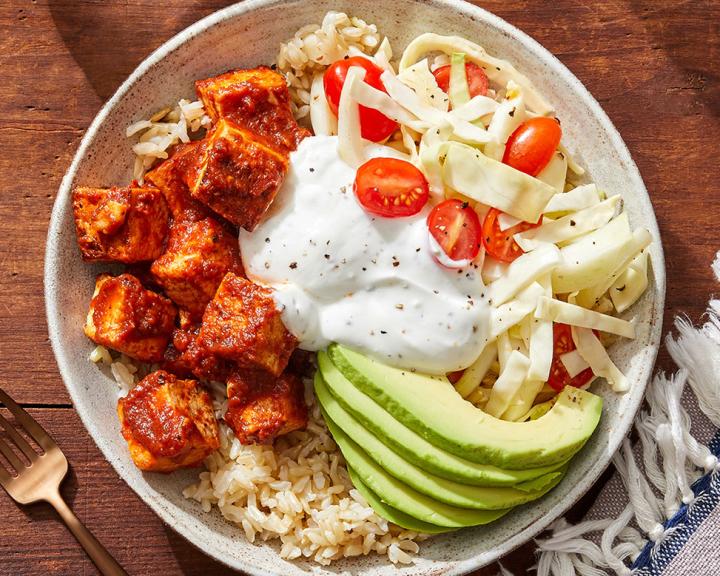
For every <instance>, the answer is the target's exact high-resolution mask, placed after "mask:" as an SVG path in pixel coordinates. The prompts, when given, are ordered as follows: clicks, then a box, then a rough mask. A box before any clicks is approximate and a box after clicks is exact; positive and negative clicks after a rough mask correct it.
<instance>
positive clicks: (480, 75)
mask: <svg viewBox="0 0 720 576" xmlns="http://www.w3.org/2000/svg"><path fill="white" fill-rule="evenodd" d="M433 76H435V81H436V82H437V83H438V86H439V87H440V90H442V91H443V92H445V94H447V93H448V91H449V90H450V65H447V66H440V68H437V69H435V71H434V72H433ZM465 77H466V78H467V83H468V89H469V91H470V98H474V97H475V96H486V95H487V92H488V86H489V84H490V83H489V81H488V77H487V74H485V70H483V69H482V68H480V66H478V65H477V64H475V63H473V62H466V63H465Z"/></svg>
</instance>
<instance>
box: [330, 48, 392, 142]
mask: <svg viewBox="0 0 720 576" xmlns="http://www.w3.org/2000/svg"><path fill="white" fill-rule="evenodd" d="M350 66H360V67H361V68H364V69H365V80H364V81H365V84H369V85H370V86H372V87H373V88H375V89H377V90H382V91H383V92H385V93H387V90H385V86H384V85H383V83H382V80H380V75H381V74H382V73H383V69H382V68H380V67H379V66H377V65H375V64H374V63H373V62H371V61H370V60H368V59H367V58H363V57H362V56H353V57H352V58H346V59H344V60H338V61H337V62H334V63H333V64H331V65H330V66H328V69H327V70H326V71H325V75H324V76H323V86H324V87H325V97H326V98H327V101H328V105H329V106H330V110H332V111H333V114H335V115H336V116H337V113H338V106H340V93H341V92H342V87H343V84H345V78H346V77H347V72H348V69H349V68H350ZM397 127H398V125H397V122H395V121H394V120H391V119H390V118H388V117H387V116H385V115H384V114H381V113H380V112H378V111H377V110H374V109H372V108H366V107H365V106H360V133H361V134H362V137H363V138H365V139H366V140H372V141H373V142H381V141H383V140H385V138H387V137H388V136H390V134H392V133H393V132H395V130H397Z"/></svg>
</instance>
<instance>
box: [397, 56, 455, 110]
mask: <svg viewBox="0 0 720 576" xmlns="http://www.w3.org/2000/svg"><path fill="white" fill-rule="evenodd" d="M398 79H399V80H400V81H401V82H402V83H403V84H405V85H406V86H409V87H410V88H412V89H413V90H414V91H415V93H416V94H417V95H418V97H419V98H420V99H421V100H422V101H423V102H424V103H425V104H426V105H427V106H432V107H433V108H437V109H438V110H440V111H441V112H447V111H448V105H449V103H450V98H448V95H447V94H445V92H443V91H442V90H441V89H440V86H438V84H437V80H435V76H433V74H432V72H430V67H429V66H428V61H427V58H425V59H423V60H420V62H417V63H416V64H413V65H412V66H410V67H409V68H407V69H405V70H403V71H402V72H401V73H400V74H398ZM465 119H466V120H467V118H465Z"/></svg>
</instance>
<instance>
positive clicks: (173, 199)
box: [145, 141, 209, 222]
mask: <svg viewBox="0 0 720 576" xmlns="http://www.w3.org/2000/svg"><path fill="white" fill-rule="evenodd" d="M200 144H201V141H197V142H190V143H188V144H181V145H180V146H178V147H177V148H176V149H175V152H174V153H173V155H172V156H170V158H168V159H167V160H165V161H164V162H161V163H160V164H158V165H157V166H156V167H155V168H153V169H152V170H151V171H150V172H148V173H147V174H145V180H146V181H147V182H150V183H151V184H153V185H154V186H155V187H157V188H158V189H159V190H160V191H161V192H162V193H163V196H164V197H165V201H166V202H167V205H168V208H169V209H170V214H171V215H172V218H173V220H174V221H175V222H182V221H186V220H189V221H191V222H194V221H197V220H202V219H203V218H205V217H206V216H209V211H208V209H207V208H206V207H205V206H204V205H202V204H201V203H200V202H198V201H197V200H195V199H194V198H193V197H192V196H191V195H190V190H189V189H188V187H187V184H186V183H185V173H186V171H187V170H188V168H189V165H190V164H191V163H192V162H193V160H194V152H195V150H196V149H197V147H198V146H199V145H200Z"/></svg>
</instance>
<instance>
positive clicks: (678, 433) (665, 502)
mask: <svg viewBox="0 0 720 576" xmlns="http://www.w3.org/2000/svg"><path fill="white" fill-rule="evenodd" d="M712 269H713V272H714V273H715V275H716V277H717V278H718V280H720V252H718V254H717V255H716V258H715V261H714V262H713V264H712ZM706 315H707V322H706V323H705V324H704V325H703V326H701V327H700V328H695V327H693V325H692V324H691V323H690V321H689V320H688V319H687V318H683V317H678V318H676V319H675V329H676V331H677V337H676V338H673V337H672V336H671V335H668V336H667V338H666V339H665V345H666V347H667V350H668V352H669V353H670V356H671V357H672V359H673V361H674V362H675V364H676V365H677V366H678V371H677V372H676V373H674V374H672V375H671V376H666V375H665V374H664V373H663V372H660V373H658V374H656V375H655V377H654V378H653V380H652V381H651V383H650V385H649V386H648V390H647V393H646V399H645V408H644V409H643V410H642V411H641V412H640V414H639V415H638V418H637V419H636V422H635V430H636V431H637V433H638V438H639V446H636V448H638V449H639V450H638V452H639V454H640V457H641V460H642V470H641V467H640V466H638V462H637V460H636V458H635V453H634V452H633V448H632V445H631V443H630V440H629V439H627V438H626V439H625V440H624V441H623V443H622V446H621V448H620V450H619V451H618V452H617V453H616V454H615V455H614V456H613V459H612V462H613V465H614V466H615V468H616V470H617V471H618V474H619V476H620V480H621V481H622V483H623V485H624V486H625V489H626V491H627V494H628V500H629V502H628V505H627V506H626V508H625V509H624V510H623V512H622V513H621V514H620V515H619V516H618V517H617V518H606V519H602V520H588V521H585V522H581V523H579V524H575V525H571V524H569V523H568V522H567V521H566V520H565V519H564V518H561V519H559V520H557V521H556V522H554V523H553V524H552V525H551V526H550V530H551V535H550V536H549V537H547V538H543V539H537V540H536V541H535V542H536V544H537V547H538V549H537V551H536V553H537V554H538V562H537V564H536V565H535V566H534V567H533V568H534V569H535V570H536V571H537V574H538V576H574V575H575V574H579V575H580V576H603V575H607V574H613V573H614V574H618V575H620V576H627V575H630V574H633V573H635V572H636V571H637V568H631V566H632V564H633V563H634V562H635V561H636V560H638V558H639V557H640V556H641V554H645V555H647V556H648V557H650V558H653V557H654V556H655V555H656V554H657V553H658V551H659V550H660V548H661V546H662V545H663V544H664V543H665V542H666V541H667V540H668V539H669V538H670V537H671V536H672V535H673V534H674V533H675V532H676V531H678V530H679V529H681V528H682V526H681V525H680V524H678V523H677V522H676V521H675V519H674V517H675V516H676V514H677V513H678V511H679V510H680V508H681V506H682V505H683V504H684V505H685V507H686V509H687V510H690V509H692V507H693V505H694V504H695V503H696V502H697V501H699V500H700V499H702V498H703V496H704V495H705V493H706V492H707V491H708V490H710V487H711V486H712V482H714V481H715V480H717V479H718V477H719V476H720V465H719V464H718V458H717V457H716V456H715V455H714V454H713V453H712V451H711V450H710V448H708V447H707V446H705V445H704V444H702V443H700V442H699V441H698V440H697V439H696V438H695V437H694V436H693V435H692V434H691V432H690V416H689V414H688V413H687V411H686V410H685V409H684V408H683V406H682V404H681V398H682V395H683V392H684V391H685V389H686V384H689V387H690V389H691V391H692V393H693V394H694V395H695V396H696V398H697V401H698V406H699V407H700V409H701V410H702V412H703V413H704V414H705V415H706V416H707V417H708V418H709V419H710V421H711V422H712V423H713V424H714V425H715V426H716V427H719V428H720V300H711V301H710V302H709V304H708V309H707V314H706ZM703 476H706V478H709V479H710V481H708V482H705V483H702V482H697V481H698V479H699V478H701V477H703ZM698 484H702V486H701V487H700V488H698V487H697V486H698ZM693 486H695V487H696V490H695V491H693ZM684 517H685V516H683V518H684ZM633 520H634V526H636V527H637V529H636V528H635V527H634V526H632V525H631V522H633ZM680 522H681V521H680ZM638 529H639V530H638ZM598 533H601V535H600V546H598V545H597V544H596V543H595V542H593V541H592V540H590V539H589V538H588V536H590V535H591V534H598ZM646 548H647V550H645V551H644V549H646ZM628 562H629V563H628ZM508 574H509V572H508V571H507V570H505V569H504V568H503V572H502V575H503V576H508Z"/></svg>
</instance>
